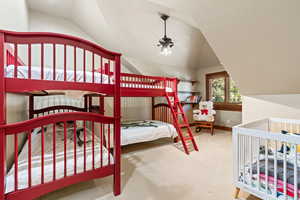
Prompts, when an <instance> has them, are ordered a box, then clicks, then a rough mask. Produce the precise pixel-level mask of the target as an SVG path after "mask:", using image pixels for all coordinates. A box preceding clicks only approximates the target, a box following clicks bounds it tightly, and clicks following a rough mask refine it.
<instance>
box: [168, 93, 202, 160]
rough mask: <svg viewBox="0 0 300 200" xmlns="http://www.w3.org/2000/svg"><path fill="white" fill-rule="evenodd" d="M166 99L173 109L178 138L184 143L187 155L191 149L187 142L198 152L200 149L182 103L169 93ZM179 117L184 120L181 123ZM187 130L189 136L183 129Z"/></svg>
mask: <svg viewBox="0 0 300 200" xmlns="http://www.w3.org/2000/svg"><path fill="white" fill-rule="evenodd" d="M166 99H167V101H168V104H169V106H170V109H171V113H172V117H173V124H174V126H175V128H176V130H177V133H178V136H179V138H180V140H181V142H182V145H183V148H184V151H185V153H186V154H189V153H190V152H189V148H188V145H187V141H191V142H192V146H193V149H194V150H196V151H198V147H197V144H196V141H195V138H194V136H193V132H192V129H191V127H190V125H189V122H188V120H187V117H186V115H185V113H184V111H183V108H182V106H181V104H180V101H179V99H178V97H177V95H176V94H172V95H169V94H168V93H167V94H166ZM179 116H181V118H182V122H181V123H180V122H179V119H180V118H179ZM183 128H187V136H186V135H185V134H184V133H183V131H182V129H183Z"/></svg>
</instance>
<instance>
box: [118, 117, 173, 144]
mask: <svg viewBox="0 0 300 200" xmlns="http://www.w3.org/2000/svg"><path fill="white" fill-rule="evenodd" d="M176 136H177V132H176V129H175V127H174V126H173V125H172V124H169V123H166V122H162V121H156V120H144V121H130V122H123V123H122V125H121V145H122V146H125V145H129V144H134V143H141V142H148V141H153V140H157V139H159V138H166V137H170V138H174V137H176Z"/></svg>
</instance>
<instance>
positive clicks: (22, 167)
mask: <svg viewBox="0 0 300 200" xmlns="http://www.w3.org/2000/svg"><path fill="white" fill-rule="evenodd" d="M47 130H48V131H45V133H44V136H45V154H44V155H45V156H44V163H45V164H44V182H45V183H46V182H50V181H52V180H53V152H52V151H53V150H52V126H50V127H49V128H48V129H47ZM73 130H74V129H73V128H70V130H68V137H67V175H68V176H70V175H73V174H74V141H73V135H72V134H73ZM86 130H87V131H86V133H87V141H91V139H92V136H91V132H90V131H89V130H88V129H86ZM38 131H39V130H38V129H35V130H34V132H33V133H32V142H31V144H32V147H31V148H32V150H31V152H32V153H31V155H32V157H31V160H32V162H31V163H32V164H31V166H32V171H31V176H32V180H31V183H32V186H34V185H38V184H40V183H41V133H37V132H38ZM81 135H83V134H81ZM63 138H64V137H63V131H62V130H60V129H57V130H56V179H59V178H63V177H64V141H63ZM94 147H95V149H94V150H95V158H94V159H95V168H99V167H100V150H101V149H100V140H99V138H98V137H97V136H96V135H95V146H94ZM76 148H77V149H76V152H77V159H76V160H77V167H76V169H77V173H80V172H83V169H84V145H82V146H81V147H80V146H79V145H77V147H76ZM108 155H109V153H108V151H107V149H105V148H104V147H103V166H105V165H107V164H108ZM110 157H111V158H110V163H111V164H113V157H112V155H111V154H110ZM18 159H19V162H18V189H24V188H27V187H28V141H27V142H26V144H25V145H24V147H23V149H22V151H21V153H20V154H19V157H18ZM86 169H87V170H91V169H92V142H88V143H87V144H86ZM14 172H15V169H14V165H13V166H12V167H11V169H10V170H9V172H8V174H7V176H6V188H5V192H6V193H8V192H11V191H14Z"/></svg>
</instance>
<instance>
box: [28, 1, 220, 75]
mask: <svg viewBox="0 0 300 200" xmlns="http://www.w3.org/2000/svg"><path fill="white" fill-rule="evenodd" d="M28 3H29V7H30V9H32V10H36V11H39V12H43V13H47V14H49V15H54V16H57V17H63V18H67V19H69V20H71V21H72V22H73V23H75V24H76V25H77V26H79V27H80V28H81V29H82V30H83V31H85V32H86V33H87V34H89V35H90V36H92V37H93V38H94V39H95V40H96V41H97V42H98V43H100V44H101V45H103V46H105V47H106V48H110V49H112V50H116V51H120V52H122V54H123V55H124V56H125V57H126V58H127V59H126V61H127V62H129V63H131V64H133V65H136V67H137V68H138V70H140V71H141V72H142V73H145V74H163V75H170V76H181V75H182V74H188V76H192V71H195V70H196V69H197V68H199V67H209V66H216V65H220V63H219V60H218V58H217V57H216V55H215V54H214V52H213V50H212V49H211V47H210V46H209V44H208V43H207V41H206V39H205V37H204V36H203V34H202V33H201V31H200V30H199V29H197V28H196V27H193V26H191V25H189V24H187V23H186V22H185V21H184V20H183V19H181V18H179V17H177V16H176V15H174V16H173V15H172V13H171V12H170V10H169V9H168V8H167V7H165V6H163V5H160V4H157V3H156V2H152V1H147V0H131V1H130V2H128V1H122V0H89V1H82V0H64V1H59V0H43V1H39V0H29V1H28ZM159 12H163V13H167V14H170V15H171V17H170V19H169V20H168V21H167V34H168V36H169V37H171V38H172V39H173V40H174V42H175V46H174V47H173V53H172V55H171V56H163V55H160V53H159V48H158V47H157V46H156V45H157V43H158V40H159V39H160V38H161V37H162V36H163V23H162V20H161V19H160V17H159Z"/></svg>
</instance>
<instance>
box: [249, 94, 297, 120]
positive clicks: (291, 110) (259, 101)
mask: <svg viewBox="0 0 300 200" xmlns="http://www.w3.org/2000/svg"><path fill="white" fill-rule="evenodd" d="M268 117H280V118H290V119H300V94H286V95H256V96H244V97H243V123H247V122H250V121H254V120H258V119H263V118H268Z"/></svg>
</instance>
